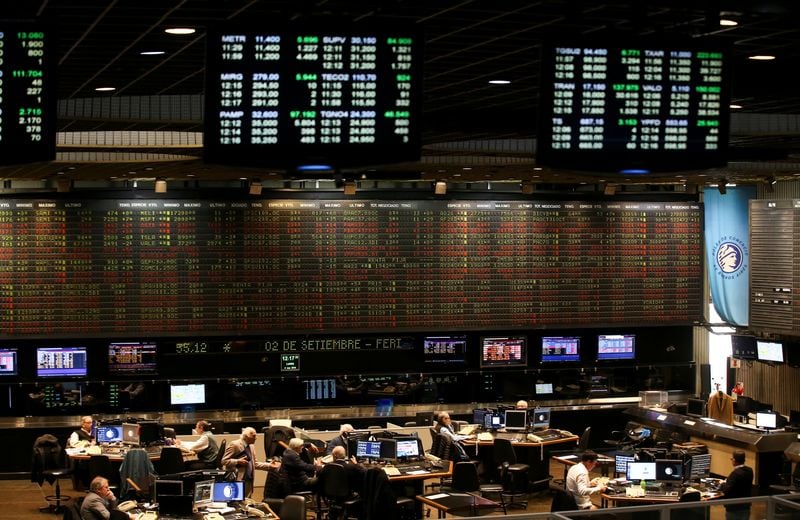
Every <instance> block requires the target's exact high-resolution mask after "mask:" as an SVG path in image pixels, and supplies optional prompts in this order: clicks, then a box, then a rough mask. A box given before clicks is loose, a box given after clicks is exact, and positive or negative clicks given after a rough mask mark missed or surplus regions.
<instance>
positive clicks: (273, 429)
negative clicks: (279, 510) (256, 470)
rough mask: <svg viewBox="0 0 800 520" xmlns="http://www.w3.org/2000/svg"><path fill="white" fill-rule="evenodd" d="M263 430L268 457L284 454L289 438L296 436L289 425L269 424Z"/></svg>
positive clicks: (265, 450) (265, 451)
mask: <svg viewBox="0 0 800 520" xmlns="http://www.w3.org/2000/svg"><path fill="white" fill-rule="evenodd" d="M262 431H263V432H264V453H265V454H266V456H267V458H268V459H271V458H272V457H280V456H281V455H283V450H284V449H286V446H287V445H288V444H289V439H292V438H294V430H293V429H291V428H289V427H287V426H269V427H267V428H264V429H263V430H262ZM279 516H280V515H279Z"/></svg>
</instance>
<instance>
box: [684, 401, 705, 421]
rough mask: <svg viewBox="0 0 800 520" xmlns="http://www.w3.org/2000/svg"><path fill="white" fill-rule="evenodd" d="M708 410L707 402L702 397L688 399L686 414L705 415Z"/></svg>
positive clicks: (693, 415)
mask: <svg viewBox="0 0 800 520" xmlns="http://www.w3.org/2000/svg"><path fill="white" fill-rule="evenodd" d="M705 412H706V402H705V401H703V400H702V399H691V398H689V399H687V400H686V415H691V416H692V417H703V416H704V415H705Z"/></svg>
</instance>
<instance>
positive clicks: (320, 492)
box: [317, 464, 361, 520]
mask: <svg viewBox="0 0 800 520" xmlns="http://www.w3.org/2000/svg"><path fill="white" fill-rule="evenodd" d="M317 477H318V479H319V480H318V481H317V518H322V511H323V509H327V511H328V519H329V520H338V519H339V518H349V517H351V516H353V513H354V511H355V509H356V508H357V507H358V506H359V505H360V503H361V499H360V498H358V497H355V496H354V495H353V492H352V490H351V489H350V482H349V481H348V476H347V470H346V469H345V468H344V466H340V465H339V464H326V465H325V466H324V467H323V468H322V470H321V471H320V472H319V473H318V475H317Z"/></svg>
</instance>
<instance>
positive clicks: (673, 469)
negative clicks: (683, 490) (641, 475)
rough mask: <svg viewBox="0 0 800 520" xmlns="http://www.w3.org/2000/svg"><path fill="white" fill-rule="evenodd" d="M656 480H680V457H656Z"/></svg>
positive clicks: (681, 472) (681, 463) (681, 469)
mask: <svg viewBox="0 0 800 520" xmlns="http://www.w3.org/2000/svg"><path fill="white" fill-rule="evenodd" d="M645 480H647V479H645ZM656 480H658V481H662V482H680V481H682V480H683V461H682V460H680V459H656Z"/></svg>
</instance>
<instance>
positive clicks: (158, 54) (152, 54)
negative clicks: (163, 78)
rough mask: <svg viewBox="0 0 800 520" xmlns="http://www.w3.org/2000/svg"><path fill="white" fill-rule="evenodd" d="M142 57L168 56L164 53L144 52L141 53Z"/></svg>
mask: <svg viewBox="0 0 800 520" xmlns="http://www.w3.org/2000/svg"><path fill="white" fill-rule="evenodd" d="M139 54H140V55H142V56H161V55H162V54H166V52H164V51H142V52H140V53H139Z"/></svg>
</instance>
